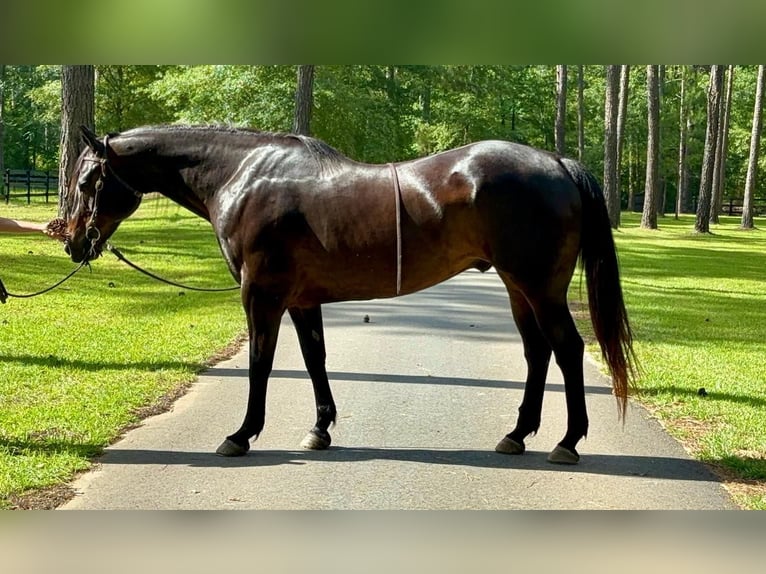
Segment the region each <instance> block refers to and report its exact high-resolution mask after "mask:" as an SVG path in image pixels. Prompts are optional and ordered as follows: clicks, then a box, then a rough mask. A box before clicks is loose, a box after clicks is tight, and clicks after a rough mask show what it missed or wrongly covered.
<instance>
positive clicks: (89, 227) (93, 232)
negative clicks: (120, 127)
mask: <svg viewBox="0 0 766 574" xmlns="http://www.w3.org/2000/svg"><path fill="white" fill-rule="evenodd" d="M108 155H109V135H105V136H104V157H86V158H83V160H84V161H92V162H95V163H99V164H101V173H100V174H99V176H98V180H97V181H96V184H95V186H94V190H95V193H94V194H93V199H92V202H91V210H90V218H89V219H88V222H87V223H86V225H85V238H86V239H88V241H90V250H91V255H94V254H95V250H96V243H97V242H98V240H99V239H101V231H100V230H99V228H98V227H97V226H96V216H97V215H98V201H99V195H100V194H101V190H102V189H103V188H104V180H105V179H106V175H107V172H109V174H110V175H111V176H112V177H113V178H114V179H115V180H117V183H119V184H120V185H121V186H123V187H124V188H125V189H127V190H128V191H130V192H132V193H133V195H135V196H136V197H141V196H142V195H143V194H142V193H141V192H140V191H137V190H136V189H135V188H134V187H133V186H132V185H130V184H129V183H128V182H126V181H125V180H124V179H122V178H121V177H120V176H119V175H118V174H117V172H115V171H114V169H113V168H112V166H111V165H109V162H108V161H107V157H108Z"/></svg>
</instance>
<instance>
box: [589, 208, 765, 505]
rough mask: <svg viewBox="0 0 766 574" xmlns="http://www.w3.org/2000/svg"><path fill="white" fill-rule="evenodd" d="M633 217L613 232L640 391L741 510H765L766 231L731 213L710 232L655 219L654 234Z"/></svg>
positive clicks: (686, 222)
mask: <svg viewBox="0 0 766 574" xmlns="http://www.w3.org/2000/svg"><path fill="white" fill-rule="evenodd" d="M639 223H640V214H630V213H623V221H622V227H621V228H620V231H619V232H617V233H615V239H616V242H617V247H618V251H619V256H620V263H621V270H622V279H623V289H624V293H625V300H626V305H627V307H628V311H629V314H630V319H631V323H632V327H633V331H634V336H635V339H636V347H635V348H636V351H637V354H638V355H639V360H640V362H641V366H642V367H643V374H642V377H641V379H640V381H639V383H638V387H639V388H638V393H637V398H638V400H639V401H641V402H642V403H644V404H645V405H646V406H647V407H648V408H649V409H650V411H651V412H652V413H653V414H654V415H655V416H656V417H657V418H658V419H659V420H660V421H661V422H662V424H663V425H664V426H665V428H666V429H667V430H668V431H669V432H670V433H671V434H673V435H674V436H676V437H677V438H678V439H679V440H680V441H681V442H683V443H684V444H685V445H686V447H687V449H688V450H689V451H690V452H691V453H692V454H693V455H694V456H696V457H697V458H699V459H700V460H703V461H705V462H707V463H709V464H710V465H711V466H713V468H714V469H716V470H717V471H718V472H719V474H720V475H721V476H722V477H724V478H725V479H726V482H727V486H729V490H730V492H732V494H733V496H734V498H735V500H736V501H737V502H738V503H739V504H740V505H741V506H742V507H744V508H751V509H766V410H765V408H766V353H764V346H763V342H764V340H766V289H764V280H765V279H766V232H764V230H763V229H756V230H754V231H743V230H740V229H738V227H739V218H735V217H723V218H721V223H720V224H719V225H713V226H712V227H711V231H712V234H710V235H698V234H694V233H693V232H692V230H693V223H694V220H693V217H692V216H682V218H681V219H680V220H678V221H676V220H674V219H673V218H672V216H671V217H665V218H661V219H660V222H659V227H660V229H659V230H657V231H649V230H643V229H640V227H639ZM758 224H760V225H761V227H762V228H763V227H766V225H765V224H766V222H764V221H763V220H761V221H758V222H756V225H758ZM582 326H583V327H584V328H586V329H587V327H586V326H585V325H584V324H583V325H582ZM590 350H591V352H592V354H593V355H596V354H598V353H597V351H596V348H595V347H593V348H591V349H590ZM700 389H704V392H703V391H700Z"/></svg>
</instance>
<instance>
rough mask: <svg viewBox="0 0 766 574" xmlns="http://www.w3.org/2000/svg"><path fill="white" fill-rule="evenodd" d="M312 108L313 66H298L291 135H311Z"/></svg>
mask: <svg viewBox="0 0 766 574" xmlns="http://www.w3.org/2000/svg"><path fill="white" fill-rule="evenodd" d="M313 106H314V66H313V65H304V66H298V82H297V88H296V90H295V117H294V118H293V133H296V134H303V135H306V136H307V135H310V134H311V129H310V128H311V111H312V109H313Z"/></svg>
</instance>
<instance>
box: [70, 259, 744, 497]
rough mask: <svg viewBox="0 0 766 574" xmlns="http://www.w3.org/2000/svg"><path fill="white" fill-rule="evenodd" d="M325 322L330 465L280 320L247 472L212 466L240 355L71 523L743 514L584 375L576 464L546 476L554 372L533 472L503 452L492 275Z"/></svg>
mask: <svg viewBox="0 0 766 574" xmlns="http://www.w3.org/2000/svg"><path fill="white" fill-rule="evenodd" d="M365 315H368V316H369V318H370V321H369V322H365V321H364V320H363V319H364V316H365ZM324 319H325V329H326V340H327V351H328V358H327V368H328V372H329V376H330V380H331V384H332V388H333V393H334V395H335V400H336V403H337V405H338V409H339V416H338V421H337V423H338V424H337V425H336V426H335V427H334V428H333V429H331V430H330V432H331V434H332V437H333V445H332V446H331V447H330V449H329V450H326V451H306V450H303V449H301V448H300V447H299V444H300V442H301V440H302V439H303V437H304V436H305V434H306V432H307V431H308V430H309V429H310V428H311V426H312V425H313V422H314V402H313V393H312V390H311V382H310V380H309V379H308V375H307V374H306V371H305V368H304V365H303V360H302V358H301V355H300V350H299V348H298V342H297V337H296V336H295V332H294V331H293V329H292V325H291V323H290V321H289V318H287V316H286V318H285V321H284V322H283V326H282V331H281V333H280V341H279V345H278V348H277V355H276V359H275V364H274V372H273V373H272V376H271V379H270V383H269V394H268V398H267V413H266V416H267V419H266V428H265V429H264V432H263V433H262V434H261V437H260V438H259V439H258V440H257V441H255V442H254V443H253V444H252V450H251V451H250V452H249V453H248V455H247V456H245V457H241V458H223V457H219V456H217V455H215V454H214V452H215V449H216V447H217V446H218V444H219V443H220V442H221V441H222V440H223V439H224V437H225V436H226V435H227V434H230V433H231V432H233V431H234V430H236V429H237V428H238V427H239V424H240V423H241V420H242V416H243V414H244V408H245V401H246V393H247V359H246V350H245V349H243V350H242V351H241V352H240V353H238V354H237V355H236V356H235V357H233V358H232V359H230V360H228V361H225V362H222V363H220V364H218V365H217V366H215V367H213V368H211V369H210V370H208V371H207V372H206V373H204V374H203V375H202V376H200V377H199V381H198V382H197V383H196V384H195V385H194V386H193V387H192V388H191V390H190V392H189V393H188V394H186V395H185V396H184V397H182V398H181V399H179V400H178V401H177V403H176V404H175V406H174V408H173V409H172V411H170V412H168V413H165V414H162V415H159V416H156V417H152V418H150V419H147V420H146V421H145V423H144V424H143V425H142V426H141V427H139V428H137V429H135V430H132V431H130V432H129V433H127V435H126V436H125V437H124V438H123V439H122V440H120V441H119V442H117V443H116V444H114V445H113V446H111V447H110V448H108V449H107V450H106V453H105V454H104V455H103V457H101V458H100V459H99V461H98V464H97V465H96V467H95V469H94V470H93V471H91V472H88V473H86V474H84V475H83V476H82V477H81V478H79V479H78V480H77V481H76V482H75V483H74V484H73V487H74V489H75V491H76V493H77V494H76V496H75V497H74V498H73V499H72V500H71V501H70V502H69V503H67V504H66V505H64V506H63V508H65V509H730V508H735V506H734V504H733V503H732V502H731V499H730V497H729V496H728V494H727V493H726V491H725V489H724V488H723V487H722V486H721V485H720V484H719V483H718V482H717V481H716V479H715V477H714V476H713V475H712V473H711V472H710V471H709V470H708V469H707V468H706V467H705V466H704V465H702V464H701V463H699V462H696V461H694V460H692V459H690V457H689V456H688V455H687V454H686V452H685V451H684V449H683V448H682V447H681V446H680V445H679V444H678V443H676V442H675V441H674V440H673V439H672V438H670V437H669V436H668V435H667V434H666V433H665V432H664V431H663V430H662V428H661V427H660V425H659V424H658V423H657V422H656V421H655V420H653V419H651V417H649V416H648V415H647V413H646V411H645V410H644V409H643V408H641V407H640V406H637V405H635V404H633V403H631V404H630V406H629V409H628V416H627V421H626V423H625V425H624V426H623V424H622V423H621V422H619V421H618V419H617V408H616V403H615V400H614V397H613V396H612V395H611V389H610V387H609V384H608V381H607V379H606V378H605V377H604V376H603V375H602V374H600V373H599V372H598V369H597V368H596V366H595V365H594V364H593V363H592V362H591V361H590V360H588V359H586V361H585V379H586V393H587V401H588V411H589V417H590V430H589V435H588V438H587V439H585V440H583V441H581V442H580V444H579V445H578V450H579V452H580V454H581V457H582V458H581V461H580V464H578V465H576V466H559V465H552V464H550V463H548V462H547V461H546V456H547V454H548V452H549V451H550V450H551V449H552V448H553V447H554V446H555V445H556V443H557V442H558V440H560V438H561V437H562V436H563V434H564V430H565V424H566V414H565V406H564V393H563V384H562V378H561V374H560V372H559V370H558V368H557V367H556V365H555V363H553V362H552V366H551V368H550V372H549V379H548V385H547V387H546V388H547V391H546V399H545V404H544V408H543V423H542V427H541V429H540V432H539V433H538V434H537V435H536V436H534V437H530V438H529V439H528V440H527V452H526V453H525V454H524V455H522V456H509V455H501V454H497V453H495V452H494V447H495V444H496V443H497V442H498V441H499V440H500V439H501V438H502V437H503V436H504V435H505V434H506V433H507V432H509V431H510V430H511V428H512V427H513V424H514V422H515V417H516V409H517V408H518V405H519V403H520V401H521V397H522V392H523V382H524V379H525V373H526V365H525V363H524V359H523V350H522V346H521V340H520V338H519V335H518V333H517V331H516V329H515V325H514V324H513V321H512V319H511V316H510V308H509V304H508V301H507V297H506V294H505V290H504V288H503V286H502V283H501V282H500V280H499V279H498V277H497V276H496V275H495V274H494V272H492V271H490V272H487V273H485V274H481V273H479V272H477V271H468V272H466V273H464V274H462V275H460V276H458V277H456V278H454V279H452V280H450V281H448V282H446V283H443V284H441V285H438V286H436V287H433V288H431V289H428V290H426V291H423V292H421V293H417V294H414V295H409V296H406V297H401V298H398V299H391V300H380V301H369V302H353V303H342V304H334V305H327V306H325V307H324Z"/></svg>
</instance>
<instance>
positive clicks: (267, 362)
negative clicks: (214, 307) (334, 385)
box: [216, 288, 284, 456]
mask: <svg viewBox="0 0 766 574" xmlns="http://www.w3.org/2000/svg"><path fill="white" fill-rule="evenodd" d="M243 303H244V307H245V311H246V313H247V327H248V332H249V343H250V356H249V359H250V361H249V362H250V369H249V379H250V390H249V395H248V399H247V412H246V413H245V420H244V421H243V423H242V426H241V427H240V428H239V430H238V431H237V432H235V433H234V434H232V435H229V436H228V437H226V440H225V441H223V443H222V444H221V446H219V447H218V449H217V450H216V452H217V453H218V454H220V455H222V456H242V455H244V454H245V453H247V451H248V450H250V438H251V437H253V436H255V437H256V438H257V436H258V435H259V434H260V432H261V431H262V430H263V424H264V419H265V413H266V387H267V383H268V380H269V374H271V367H272V364H273V363H274V350H275V349H276V346H277V336H278V334H279V324H280V321H281V318H282V315H283V314H284V307H282V306H280V305H278V304H275V303H274V298H273V297H269V296H258V294H257V291H256V290H255V289H253V288H243Z"/></svg>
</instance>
